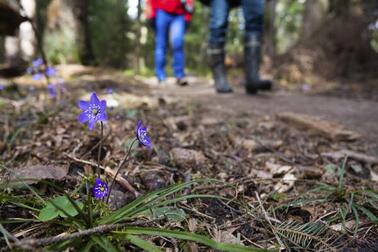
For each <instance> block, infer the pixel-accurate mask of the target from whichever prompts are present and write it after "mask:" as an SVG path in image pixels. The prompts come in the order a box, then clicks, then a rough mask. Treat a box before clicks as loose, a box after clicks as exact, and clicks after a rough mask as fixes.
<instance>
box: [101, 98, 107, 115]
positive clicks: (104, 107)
mask: <svg viewBox="0 0 378 252" xmlns="http://www.w3.org/2000/svg"><path fill="white" fill-rule="evenodd" d="M100 108H101V111H104V112H105V110H106V101H105V100H102V101H101V102H100Z"/></svg>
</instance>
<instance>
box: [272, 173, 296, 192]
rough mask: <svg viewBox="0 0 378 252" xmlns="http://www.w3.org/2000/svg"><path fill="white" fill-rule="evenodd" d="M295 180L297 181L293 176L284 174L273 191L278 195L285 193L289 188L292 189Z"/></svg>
mask: <svg viewBox="0 0 378 252" xmlns="http://www.w3.org/2000/svg"><path fill="white" fill-rule="evenodd" d="M296 180H297V178H296V177H295V175H294V174H292V173H287V174H285V176H283V178H282V179H281V181H280V182H278V183H277V184H276V185H275V186H274V190H275V191H277V192H279V193H284V192H287V191H289V190H290V189H291V188H293V186H294V184H295V181H296Z"/></svg>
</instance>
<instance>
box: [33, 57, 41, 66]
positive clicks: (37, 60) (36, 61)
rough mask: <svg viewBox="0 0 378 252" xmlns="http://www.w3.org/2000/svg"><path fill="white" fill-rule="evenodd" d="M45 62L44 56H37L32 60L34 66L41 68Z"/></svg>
mask: <svg viewBox="0 0 378 252" xmlns="http://www.w3.org/2000/svg"><path fill="white" fill-rule="evenodd" d="M42 64H43V59H42V58H37V59H35V60H33V61H32V65H33V67H34V68H39V67H40V66H41V65H42Z"/></svg>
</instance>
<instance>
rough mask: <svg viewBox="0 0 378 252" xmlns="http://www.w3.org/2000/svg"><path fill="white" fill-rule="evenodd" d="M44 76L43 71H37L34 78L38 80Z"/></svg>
mask: <svg viewBox="0 0 378 252" xmlns="http://www.w3.org/2000/svg"><path fill="white" fill-rule="evenodd" d="M42 77H43V75H42V74H41V73H36V74H33V76H32V79H33V80H35V81H37V80H40V79H42Z"/></svg>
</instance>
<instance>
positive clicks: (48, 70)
mask: <svg viewBox="0 0 378 252" xmlns="http://www.w3.org/2000/svg"><path fill="white" fill-rule="evenodd" d="M46 74H47V76H49V77H53V76H55V74H56V69H55V68H54V67H47V68H46Z"/></svg>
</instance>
